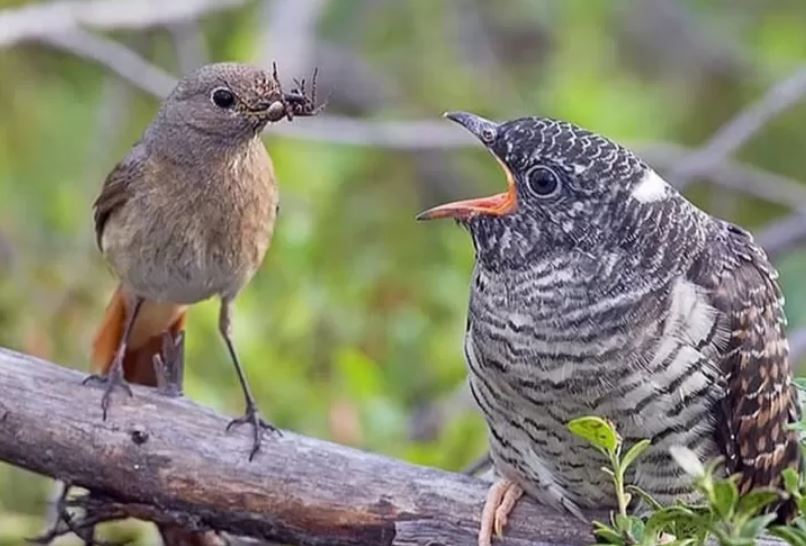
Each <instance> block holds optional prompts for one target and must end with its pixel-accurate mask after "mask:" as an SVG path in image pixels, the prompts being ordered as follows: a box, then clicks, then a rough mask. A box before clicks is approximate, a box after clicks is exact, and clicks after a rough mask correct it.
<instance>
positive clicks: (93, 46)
mask: <svg viewBox="0 0 806 546" xmlns="http://www.w3.org/2000/svg"><path fill="white" fill-rule="evenodd" d="M38 40H39V41H41V42H43V43H46V44H49V45H52V46H55V47H58V48H59V49H63V50H65V51H69V52H70V53H72V54H74V55H77V56H79V57H84V58H87V59H90V60H93V61H95V62H97V63H98V64H100V65H102V66H104V67H106V68H108V69H110V70H112V71H113V72H115V73H116V74H117V75H119V76H120V77H122V78H123V79H125V80H126V81H128V82H129V83H131V84H132V85H134V86H135V87H137V88H139V89H142V90H143V91H146V92H147V93H150V94H151V95H154V96H156V97H165V96H166V95H168V93H170V91H171V89H173V87H174V86H175V85H176V78H174V77H173V76H171V75H170V74H168V73H167V72H166V71H164V70H163V69H161V68H160V67H158V66H157V65H154V64H152V63H149V62H148V61H146V60H145V59H144V58H143V57H141V56H140V55H138V54H137V53H135V52H134V51H132V50H131V49H129V48H128V47H126V46H124V45H121V44H120V43H118V42H115V41H114V40H110V39H108V38H103V37H101V36H98V35H96V34H93V33H91V32H87V31H85V30H80V29H76V30H73V31H70V32H66V33H61V34H45V35H42V36H40V37H38Z"/></svg>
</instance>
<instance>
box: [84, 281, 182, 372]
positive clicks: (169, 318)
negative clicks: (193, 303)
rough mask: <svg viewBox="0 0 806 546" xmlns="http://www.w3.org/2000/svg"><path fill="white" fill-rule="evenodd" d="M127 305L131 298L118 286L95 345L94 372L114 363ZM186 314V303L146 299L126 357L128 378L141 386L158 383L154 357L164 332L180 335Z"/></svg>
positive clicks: (160, 346) (132, 333) (160, 345)
mask: <svg viewBox="0 0 806 546" xmlns="http://www.w3.org/2000/svg"><path fill="white" fill-rule="evenodd" d="M126 306H127V299H126V298H125V297H124V295H123V292H122V288H121V287H118V288H117V290H115V293H114V294H113V295H112V300H111V301H110V302H109V305H107V307H106V313H105V314H104V319H103V322H102V323H101V327H100V328H99V329H98V333H97V334H96V335H95V340H94V341H93V344H92V371H93V372H94V373H99V374H100V373H106V371H107V370H109V367H110V366H111V365H112V360H113V359H114V357H115V352H116V351H117V348H118V345H119V344H120V341H121V338H122V337H123V326H124V322H125V320H126ZM185 316H186V307H185V306H184V305H176V304H173V303H162V302H154V301H148V300H146V301H145V302H143V304H142V305H141V306H140V311H139V313H138V314H137V318H136V319H135V322H134V326H133V328H132V332H131V335H130V336H129V343H128V345H127V347H126V354H125V355H124V357H123V370H124V375H125V377H126V380H127V381H129V382H131V383H138V384H140V385H151V386H155V385H156V384H157V378H156V375H155V374H154V364H153V360H152V359H153V357H154V355H156V354H158V353H159V352H160V349H161V348H162V334H163V332H165V331H170V332H171V334H173V335H176V334H177V333H178V332H180V331H182V330H183V329H184V327H185Z"/></svg>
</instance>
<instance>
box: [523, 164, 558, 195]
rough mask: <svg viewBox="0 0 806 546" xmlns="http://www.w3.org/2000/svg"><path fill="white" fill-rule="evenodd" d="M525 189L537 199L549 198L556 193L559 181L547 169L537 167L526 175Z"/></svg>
mask: <svg viewBox="0 0 806 546" xmlns="http://www.w3.org/2000/svg"><path fill="white" fill-rule="evenodd" d="M526 187H527V188H529V191H530V192H531V193H532V194H533V195H535V196H537V197H549V196H551V195H554V194H555V193H557V190H558V189H559V188H560V179H559V177H558V176H557V173H555V172H554V171H552V170H551V169H549V168H548V167H544V166H539V167H535V168H533V169H532V170H530V171H529V172H528V173H526Z"/></svg>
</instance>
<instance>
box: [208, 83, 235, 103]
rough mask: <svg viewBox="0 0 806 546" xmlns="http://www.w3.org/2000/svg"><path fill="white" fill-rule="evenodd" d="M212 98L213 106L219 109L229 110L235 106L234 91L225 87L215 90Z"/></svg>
mask: <svg viewBox="0 0 806 546" xmlns="http://www.w3.org/2000/svg"><path fill="white" fill-rule="evenodd" d="M210 98H211V99H212V100H213V104H215V105H216V106H218V107H219V108H229V107H230V106H232V105H233V104H235V95H233V94H232V91H230V90H229V89H226V88H224V87H218V88H216V89H214V90H213V94H212V95H210Z"/></svg>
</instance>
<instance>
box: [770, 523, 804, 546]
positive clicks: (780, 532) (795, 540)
mask: <svg viewBox="0 0 806 546" xmlns="http://www.w3.org/2000/svg"><path fill="white" fill-rule="evenodd" d="M769 531H770V534H771V535H773V536H776V537H778V538H780V539H782V540H784V541H786V543H787V544H792V546H806V531H804V530H803V529H798V528H797V527H786V526H784V525H776V526H775V527H770V529H769Z"/></svg>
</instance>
